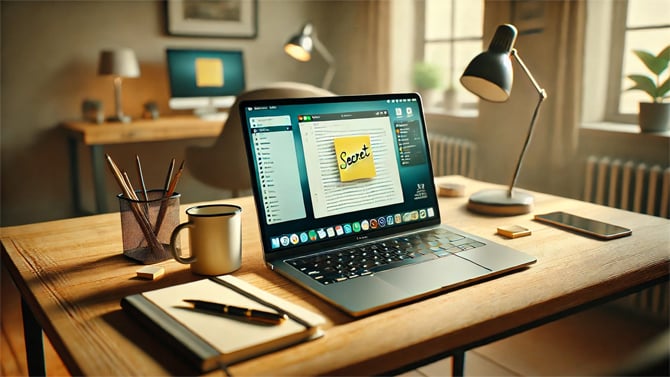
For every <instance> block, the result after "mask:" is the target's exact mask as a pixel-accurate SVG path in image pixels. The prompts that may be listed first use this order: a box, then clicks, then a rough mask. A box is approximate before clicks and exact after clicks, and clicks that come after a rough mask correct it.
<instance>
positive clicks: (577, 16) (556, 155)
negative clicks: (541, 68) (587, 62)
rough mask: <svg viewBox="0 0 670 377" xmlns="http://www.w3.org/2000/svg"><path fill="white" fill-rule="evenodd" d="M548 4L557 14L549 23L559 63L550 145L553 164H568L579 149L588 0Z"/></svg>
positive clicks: (555, 80) (549, 9)
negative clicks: (570, 157) (554, 37)
mask: <svg viewBox="0 0 670 377" xmlns="http://www.w3.org/2000/svg"><path fill="white" fill-rule="evenodd" d="M547 7H548V11H549V14H556V15H557V17H552V18H551V20H552V21H551V23H550V24H549V25H548V26H549V28H550V30H549V32H550V33H553V34H554V35H555V36H556V41H555V46H556V56H557V63H558V64H556V75H555V76H554V77H553V81H554V82H553V85H552V86H553V88H554V89H553V93H551V95H552V97H553V98H554V100H553V101H552V102H550V103H551V106H552V107H553V109H552V111H551V112H550V113H551V114H552V118H553V119H551V122H550V124H551V130H550V142H549V143H548V146H549V148H550V152H551V153H550V157H551V160H552V161H551V162H552V164H553V165H554V166H557V167H561V168H564V167H565V164H567V163H569V162H570V159H567V158H566V156H571V155H574V154H575V152H576V150H577V137H578V133H579V126H580V123H581V106H582V86H583V85H582V84H583V77H582V76H583V75H582V71H583V68H584V67H583V62H584V36H585V29H586V25H585V24H586V22H585V21H586V2H585V0H579V1H575V0H562V1H552V2H548V3H547ZM553 23H555V24H553ZM550 35H551V34H550Z"/></svg>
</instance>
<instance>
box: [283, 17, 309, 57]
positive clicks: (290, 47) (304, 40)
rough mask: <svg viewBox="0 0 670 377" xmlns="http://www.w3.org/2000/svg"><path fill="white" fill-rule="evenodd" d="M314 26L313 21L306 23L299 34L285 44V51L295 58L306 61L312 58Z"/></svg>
mask: <svg viewBox="0 0 670 377" xmlns="http://www.w3.org/2000/svg"><path fill="white" fill-rule="evenodd" d="M313 30H314V28H313V27H312V24H311V23H309V22H308V23H306V24H305V26H303V28H302V30H301V31H300V33H299V34H296V35H294V36H292V37H291V38H290V39H289V41H288V42H286V44H285V45H284V51H285V52H286V53H287V54H288V55H289V56H291V57H292V58H293V59H295V60H298V61H301V62H306V61H309V60H310V59H311V58H312V49H313V48H314V40H313V39H312V32H313Z"/></svg>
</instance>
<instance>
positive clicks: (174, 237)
mask: <svg viewBox="0 0 670 377" xmlns="http://www.w3.org/2000/svg"><path fill="white" fill-rule="evenodd" d="M194 226H195V224H193V223H191V222H188V223H183V224H179V225H177V227H175V228H174V230H173V231H172V236H170V250H172V256H173V257H174V259H176V260H177V262H179V263H183V264H190V263H193V262H195V261H196V259H197V258H196V257H195V255H193V253H191V255H190V256H188V257H185V258H184V257H182V256H181V255H179V252H178V251H177V249H176V248H175V243H176V241H177V236H179V232H180V231H182V230H184V229H186V228H193V227H194Z"/></svg>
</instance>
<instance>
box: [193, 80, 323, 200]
mask: <svg viewBox="0 0 670 377" xmlns="http://www.w3.org/2000/svg"><path fill="white" fill-rule="evenodd" d="M332 95H334V94H333V93H332V92H330V91H328V90H326V89H322V88H318V87H315V86H312V85H308V84H302V83H294V82H279V83H274V84H270V85H267V86H264V87H261V88H258V89H252V90H248V91H246V92H244V93H242V94H240V95H239V96H237V98H236V100H235V103H234V104H233V106H232V107H231V108H230V113H229V114H228V119H227V120H226V123H225V124H224V126H223V131H221V134H220V135H219V137H218V138H217V140H216V142H215V143H214V145H212V146H210V147H200V146H192V147H188V148H187V149H186V165H187V168H188V171H189V173H190V174H191V175H192V176H193V177H195V178H196V179H197V180H199V181H201V182H203V183H205V184H207V185H209V186H213V187H217V188H220V189H224V190H231V191H232V195H233V196H239V194H240V192H241V191H243V190H249V189H251V178H250V176H249V164H248V162H247V157H246V151H245V147H244V136H243V134H242V125H241V123H240V113H239V108H238V104H239V103H240V102H241V101H244V100H251V99H268V98H301V97H325V96H332Z"/></svg>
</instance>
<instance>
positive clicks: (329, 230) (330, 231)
mask: <svg viewBox="0 0 670 377" xmlns="http://www.w3.org/2000/svg"><path fill="white" fill-rule="evenodd" d="M326 233H328V237H335V229H334V228H333V227H332V226H331V227H328V229H326Z"/></svg>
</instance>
